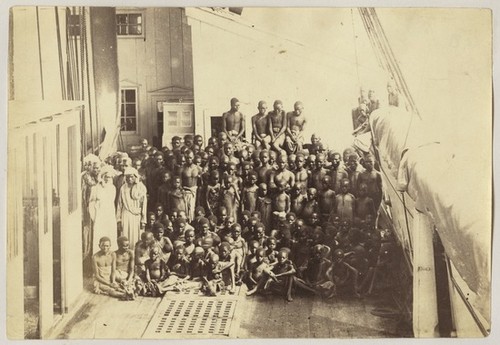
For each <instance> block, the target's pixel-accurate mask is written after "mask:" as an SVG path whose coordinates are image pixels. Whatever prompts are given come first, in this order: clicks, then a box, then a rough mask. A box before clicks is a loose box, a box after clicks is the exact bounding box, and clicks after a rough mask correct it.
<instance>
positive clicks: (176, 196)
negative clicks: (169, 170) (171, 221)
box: [168, 176, 187, 212]
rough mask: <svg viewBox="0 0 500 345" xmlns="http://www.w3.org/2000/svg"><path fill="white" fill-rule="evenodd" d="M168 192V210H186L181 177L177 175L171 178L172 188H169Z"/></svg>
mask: <svg viewBox="0 0 500 345" xmlns="http://www.w3.org/2000/svg"><path fill="white" fill-rule="evenodd" d="M168 194H169V206H170V212H172V210H177V211H178V212H179V211H184V212H186V211H187V206H186V200H185V193H184V190H183V189H182V187H181V178H180V177H179V176H175V177H173V178H172V190H170V192H169V193H168Z"/></svg>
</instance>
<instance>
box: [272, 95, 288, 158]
mask: <svg viewBox="0 0 500 345" xmlns="http://www.w3.org/2000/svg"><path fill="white" fill-rule="evenodd" d="M273 108H274V110H273V111H270V112H269V114H267V116H268V118H269V119H268V127H269V133H270V135H271V147H272V148H273V149H274V150H276V151H277V152H279V151H280V150H281V147H282V146H283V143H284V142H285V132H286V128H287V121H286V113H285V111H284V110H283V102H282V101H280V100H276V101H274V104H273Z"/></svg>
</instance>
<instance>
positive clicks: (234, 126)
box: [222, 98, 245, 146]
mask: <svg viewBox="0 0 500 345" xmlns="http://www.w3.org/2000/svg"><path fill="white" fill-rule="evenodd" d="M239 109H240V101H239V100H238V99H237V98H231V109H230V110H229V111H227V112H225V113H224V114H222V131H223V132H224V133H226V135H227V137H228V139H229V140H230V141H231V142H233V143H235V144H238V143H239V142H240V141H243V140H244V137H243V135H244V134H245V116H244V115H243V114H242V113H241V112H240V111H239ZM237 146H239V145H237Z"/></svg>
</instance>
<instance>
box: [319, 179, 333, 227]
mask: <svg viewBox="0 0 500 345" xmlns="http://www.w3.org/2000/svg"><path fill="white" fill-rule="evenodd" d="M322 182H323V183H322V188H323V189H322V190H321V191H320V192H319V212H320V215H321V220H322V221H326V220H328V217H329V215H330V212H331V210H333V208H334V206H335V192H334V191H333V190H332V187H331V186H332V184H331V177H330V176H328V175H326V176H324V177H323V181H322Z"/></svg>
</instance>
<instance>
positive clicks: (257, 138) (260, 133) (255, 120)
mask: <svg viewBox="0 0 500 345" xmlns="http://www.w3.org/2000/svg"><path fill="white" fill-rule="evenodd" d="M257 109H259V112H258V113H257V114H255V115H254V116H252V131H253V132H252V135H253V136H252V137H253V140H252V142H253V143H254V144H255V146H256V147H257V148H260V147H263V148H265V149H266V150H269V143H270V142H271V136H270V135H269V128H268V125H267V121H268V118H267V115H266V110H267V103H266V102H264V101H260V102H259V105H258V106H257Z"/></svg>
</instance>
